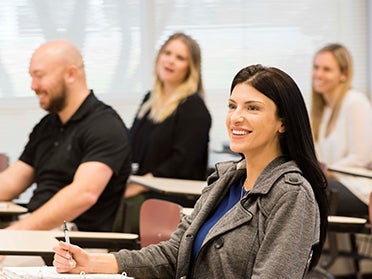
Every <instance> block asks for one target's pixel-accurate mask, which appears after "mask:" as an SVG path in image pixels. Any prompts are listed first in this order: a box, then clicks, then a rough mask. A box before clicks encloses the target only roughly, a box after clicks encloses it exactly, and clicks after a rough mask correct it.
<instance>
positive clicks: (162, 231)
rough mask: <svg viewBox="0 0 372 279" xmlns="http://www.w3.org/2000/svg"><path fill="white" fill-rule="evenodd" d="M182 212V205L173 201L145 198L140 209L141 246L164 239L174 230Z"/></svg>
mask: <svg viewBox="0 0 372 279" xmlns="http://www.w3.org/2000/svg"><path fill="white" fill-rule="evenodd" d="M181 214H182V207H181V206H180V205H178V204H176V203H174V202H170V201H166V200H159V199H147V200H145V201H144V202H143V204H142V206H141V210H140V220H139V222H140V226H139V229H140V242H141V247H146V246H148V245H150V244H157V243H159V242H161V241H166V240H168V239H169V238H170V236H171V234H172V233H173V232H174V231H175V230H176V228H177V226H178V224H179V222H180V220H181Z"/></svg>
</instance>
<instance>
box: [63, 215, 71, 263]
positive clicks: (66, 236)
mask: <svg viewBox="0 0 372 279" xmlns="http://www.w3.org/2000/svg"><path fill="white" fill-rule="evenodd" d="M63 232H64V234H65V242H66V243H67V244H71V243H70V237H69V235H68V228H67V223H66V221H63ZM69 254H70V259H69V260H70V264H71V265H72V264H73V262H72V255H71V252H70V251H69Z"/></svg>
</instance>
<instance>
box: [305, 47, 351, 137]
mask: <svg viewBox="0 0 372 279" xmlns="http://www.w3.org/2000/svg"><path fill="white" fill-rule="evenodd" d="M322 52H330V53H331V54H332V55H333V56H334V58H335V59H336V61H337V63H338V66H339V69H340V71H341V73H342V74H344V75H345V77H346V78H345V80H344V81H342V84H341V87H340V94H339V95H338V96H337V100H336V102H335V106H334V108H333V110H332V115H331V117H330V119H329V122H328V123H327V129H326V135H329V134H330V132H331V131H332V129H333V128H334V126H335V123H336V120H337V117H338V114H339V113H340V109H341V104H342V101H343V99H344V97H345V95H346V93H347V92H348V91H349V89H350V88H351V81H352V79H353V65H352V58H351V55H350V52H349V51H348V49H347V48H346V47H345V46H343V45H341V44H329V45H326V46H325V47H323V48H321V49H320V50H319V51H317V53H316V54H315V56H314V59H315V57H316V56H317V55H318V54H319V53H322ZM325 106H326V103H325V100H324V98H323V96H322V95H321V94H319V92H316V91H315V89H314V86H313V83H312V92H311V122H312V129H313V134H314V139H315V141H317V140H318V138H319V129H320V123H321V120H322V117H323V113H324V108H325Z"/></svg>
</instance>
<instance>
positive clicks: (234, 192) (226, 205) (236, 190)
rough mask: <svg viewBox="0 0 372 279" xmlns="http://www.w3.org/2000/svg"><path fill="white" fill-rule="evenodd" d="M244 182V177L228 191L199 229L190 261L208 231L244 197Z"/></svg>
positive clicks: (194, 256)
mask: <svg viewBox="0 0 372 279" xmlns="http://www.w3.org/2000/svg"><path fill="white" fill-rule="evenodd" d="M244 180H245V176H243V177H242V179H241V180H240V181H237V182H236V183H234V184H233V185H232V186H231V187H230V191H229V192H228V193H227V194H226V195H225V197H224V198H223V200H222V201H221V203H220V204H219V206H218V207H217V208H216V210H215V211H214V213H213V214H212V215H211V216H209V218H208V219H207V220H206V221H205V222H204V224H203V225H202V226H201V227H200V229H199V231H198V233H197V235H196V236H195V240H194V244H193V250H192V261H194V260H195V259H196V256H197V255H198V253H199V251H200V248H201V246H202V243H203V241H204V239H205V237H206V236H207V234H208V232H209V230H210V229H211V228H212V227H213V226H214V225H215V224H216V223H217V222H218V220H220V219H221V218H222V216H224V215H225V213H226V212H227V211H229V210H230V209H231V208H232V207H233V206H234V205H235V204H236V203H237V202H238V201H240V200H241V198H242V197H243V196H244V195H245V193H246V191H245V190H244V188H243V181H244Z"/></svg>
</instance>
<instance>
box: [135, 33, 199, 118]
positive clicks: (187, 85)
mask: <svg viewBox="0 0 372 279" xmlns="http://www.w3.org/2000/svg"><path fill="white" fill-rule="evenodd" d="M172 40H181V41H182V42H183V43H184V44H185V45H186V46H187V49H188V51H189V56H188V62H189V69H188V73H187V75H186V78H185V80H184V81H183V82H182V83H181V84H180V86H178V87H177V89H176V91H175V92H174V94H172V96H171V98H170V99H168V101H167V103H166V104H164V102H163V101H162V94H163V86H164V85H163V82H162V81H161V80H160V77H159V74H158V72H157V70H156V68H157V63H158V60H159V56H160V54H161V53H162V52H163V51H164V49H165V47H166V46H167V44H168V43H169V42H170V41H172ZM154 72H155V82H154V86H153V89H152V91H151V94H150V98H149V99H148V100H147V101H146V102H145V103H144V104H143V105H142V107H141V109H140V111H139V112H138V117H139V118H142V117H143V116H144V115H145V114H146V113H147V112H148V111H150V114H149V118H150V119H152V120H153V121H154V122H155V123H160V122H162V121H164V120H165V119H166V118H167V117H168V116H170V115H171V114H172V113H173V112H174V111H175V110H176V109H177V107H178V105H179V104H180V103H181V102H182V101H183V100H184V99H185V98H186V97H188V96H190V95H193V94H194V93H195V92H198V93H199V95H200V96H201V97H202V98H204V88H203V83H202V78H201V51H200V47H199V45H198V43H197V42H196V41H195V40H194V39H192V38H191V37H190V36H188V35H186V34H184V33H175V34H173V35H171V36H170V37H169V38H168V39H167V40H166V41H165V42H164V43H163V45H162V46H161V48H160V50H159V51H158V54H157V56H156V59H155V67H154Z"/></svg>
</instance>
